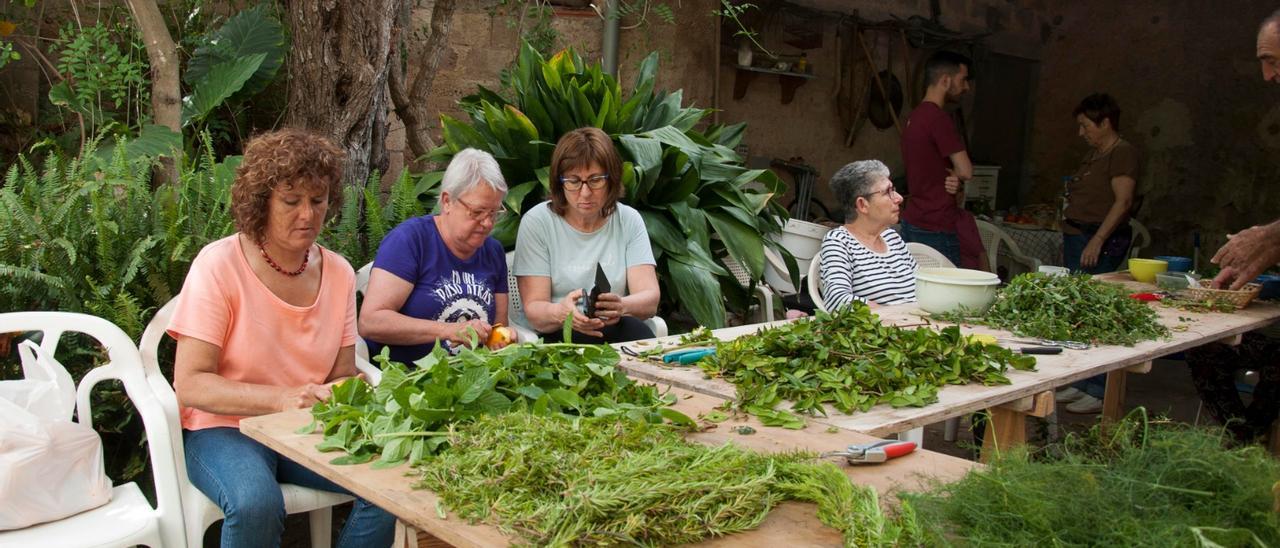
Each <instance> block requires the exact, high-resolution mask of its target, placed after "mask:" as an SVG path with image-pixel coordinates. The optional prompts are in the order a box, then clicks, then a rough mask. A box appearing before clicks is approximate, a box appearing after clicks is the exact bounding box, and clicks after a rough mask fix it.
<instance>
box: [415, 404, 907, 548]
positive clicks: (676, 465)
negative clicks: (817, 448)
mask: <svg viewBox="0 0 1280 548" xmlns="http://www.w3.org/2000/svg"><path fill="white" fill-rule="evenodd" d="M448 443H449V446H450V447H449V450H448V451H444V452H442V453H440V454H439V455H438V456H435V457H431V458H428V459H427V461H426V462H425V463H424V464H423V465H422V466H421V467H419V472H420V473H421V477H422V480H421V481H420V482H419V483H418V484H416V485H415V487H419V488H425V489H430V490H432V491H434V492H436V493H437V494H438V495H439V496H440V498H441V500H442V502H443V504H444V506H446V507H447V508H449V509H450V510H452V511H453V512H456V513H457V514H459V515H461V516H462V517H463V518H465V519H468V520H471V521H472V522H477V521H483V522H486V523H490V524H494V525H496V526H497V527H499V528H500V529H502V531H503V532H505V533H507V534H514V535H518V536H519V538H520V539H521V541H523V542H525V543H528V544H530V545H536V546H570V545H573V546H583V545H615V544H625V545H633V546H634V545H640V546H669V545H676V544H684V543H692V542H697V541H699V540H702V539H705V538H708V537H712V536H721V535H728V534H732V533H735V532H739V531H744V530H747V529H752V528H755V527H756V526H758V525H759V524H760V522H761V521H763V520H764V518H765V516H766V515H767V514H768V513H769V510H770V509H772V508H773V507H774V506H776V505H777V504H778V503H780V502H782V501H786V500H798V501H807V502H812V503H815V504H817V505H818V518H819V519H820V520H821V521H822V522H823V523H825V524H827V525H829V526H831V527H833V528H835V529H837V530H839V531H841V532H842V533H843V534H844V541H845V544H846V545H847V546H870V545H879V544H895V543H896V542H893V541H892V539H897V538H904V537H906V538H909V537H910V536H911V535H912V534H914V531H911V530H905V531H904V530H902V529H899V528H898V527H897V525H896V522H895V521H894V520H893V519H889V518H887V517H886V516H885V515H884V514H883V513H882V511H881V509H880V504H879V501H878V500H877V496H876V492H875V490H873V489H871V488H868V487H865V486H855V485H853V484H852V483H851V482H850V481H849V479H848V478H847V477H846V476H845V475H844V473H843V472H841V471H840V469H839V468H837V467H836V466H835V465H833V464H831V463H829V462H820V461H815V460H814V459H815V458H816V455H815V454H813V453H786V454H776V455H762V454H758V453H754V452H751V451H749V450H746V449H742V448H739V447H737V446H734V445H732V444H726V445H721V446H716V447H710V446H704V445H698V444H695V443H691V442H687V441H684V439H683V438H682V435H681V432H680V431H679V430H677V429H675V428H673V427H671V426H669V425H661V424H654V423H643V422H633V421H619V420H617V419H616V418H613V417H599V418H597V417H592V418H579V419H567V418H564V417H543V416H536V415H531V414H527V413H509V414H505V415H497V416H487V417H482V418H479V419H477V420H476V421H474V422H472V423H469V424H465V425H458V426H456V427H454V428H451V429H450V433H449V437H448ZM440 511H442V510H440ZM886 539H889V540H888V541H886Z"/></svg>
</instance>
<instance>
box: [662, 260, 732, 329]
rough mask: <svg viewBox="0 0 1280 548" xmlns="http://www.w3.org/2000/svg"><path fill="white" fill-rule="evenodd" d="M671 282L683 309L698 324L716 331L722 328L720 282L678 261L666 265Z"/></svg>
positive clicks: (705, 271)
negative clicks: (677, 292) (678, 294)
mask: <svg viewBox="0 0 1280 548" xmlns="http://www.w3.org/2000/svg"><path fill="white" fill-rule="evenodd" d="M667 265H668V267H669V268H670V269H671V278H672V279H671V280H670V283H673V284H674V285H675V286H676V288H677V291H679V292H680V298H681V300H682V301H683V303H682V304H684V306H685V308H686V309H687V310H689V313H690V314H692V315H693V319H694V320H697V322H698V324H700V325H703V326H706V327H709V328H712V329H718V328H720V327H723V326H724V303H723V302H722V301H721V297H722V295H723V293H721V292H720V282H718V281H716V278H715V276H713V275H712V274H711V272H709V271H707V270H706V269H703V268H697V267H695V266H692V265H688V264H685V263H683V262H681V261H680V260H678V259H677V260H672V261H669V262H668V263H667Z"/></svg>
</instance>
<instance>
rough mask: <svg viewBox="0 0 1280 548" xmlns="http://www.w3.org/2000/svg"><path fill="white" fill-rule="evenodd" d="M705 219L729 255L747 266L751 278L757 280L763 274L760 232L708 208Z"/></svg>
mask: <svg viewBox="0 0 1280 548" xmlns="http://www.w3.org/2000/svg"><path fill="white" fill-rule="evenodd" d="M707 220H708V221H710V222H711V227H712V228H713V229H715V231H716V234H718V235H720V240H721V241H722V242H724V246H725V249H728V250H729V255H731V256H733V258H734V259H736V260H737V261H738V262H739V263H741V264H742V265H743V266H745V267H746V268H747V271H748V272H750V273H751V279H752V280H759V279H760V277H761V276H763V275H764V238H761V237H760V233H759V232H756V231H755V230H754V229H752V228H751V227H749V226H747V225H744V224H742V222H740V221H738V220H737V219H735V218H733V217H732V216H730V215H726V214H724V213H722V212H720V211H717V210H708V211H707Z"/></svg>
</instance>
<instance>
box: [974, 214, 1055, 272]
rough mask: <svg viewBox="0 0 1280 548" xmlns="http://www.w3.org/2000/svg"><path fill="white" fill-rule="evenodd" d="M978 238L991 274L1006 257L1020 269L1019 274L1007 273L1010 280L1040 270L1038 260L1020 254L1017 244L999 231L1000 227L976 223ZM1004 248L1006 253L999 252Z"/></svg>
mask: <svg viewBox="0 0 1280 548" xmlns="http://www.w3.org/2000/svg"><path fill="white" fill-rule="evenodd" d="M978 236H979V237H980V238H981V239H982V247H984V248H986V250H987V264H989V265H990V266H991V270H992V271H993V272H997V271H999V268H998V267H997V265H999V264H1000V262H999V258H1000V257H1001V256H1004V257H1007V258H1008V259H1010V260H1011V261H1012V262H1014V263H1015V264H1017V265H1019V266H1021V267H1022V270H1021V271H1019V272H1014V271H1013V270H1010V271H1009V277H1010V278H1012V277H1014V276H1016V275H1017V274H1021V273H1023V272H1036V271H1038V270H1040V259H1036V258H1035V257H1028V256H1026V255H1023V254H1022V250H1021V249H1019V248H1018V242H1015V241H1013V238H1012V237H1010V236H1009V235H1008V234H1006V233H1005V231H1004V230H1001V229H1000V227H998V226H996V225H993V224H991V223H988V222H986V221H978ZM1002 246H1003V247H1004V248H1005V249H1006V251H1005V252H1004V253H1001V252H1000V248H1001V247H1002Z"/></svg>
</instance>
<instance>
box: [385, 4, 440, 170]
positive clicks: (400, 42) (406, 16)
mask: <svg viewBox="0 0 1280 548" xmlns="http://www.w3.org/2000/svg"><path fill="white" fill-rule="evenodd" d="M456 6H457V2H456V0H436V1H435V5H434V6H432V8H431V25H430V29H431V34H430V36H428V37H427V40H426V43H425V44H424V45H423V46H422V48H420V50H419V51H415V49H418V48H408V46H407V45H408V44H410V43H412V42H411V40H410V39H409V38H410V36H411V35H412V34H413V29H412V28H411V27H412V24H413V23H412V20H411V18H410V10H409V7H408V6H405V8H404V9H402V10H401V12H400V15H399V17H398V18H397V20H396V27H395V30H394V32H393V36H394V38H393V39H394V40H395V43H394V44H393V47H394V48H395V51H394V52H393V53H392V57H391V61H392V63H391V76H390V80H389V82H388V83H389V85H388V89H389V90H390V91H391V102H392V103H393V104H394V105H395V111H396V116H398V117H400V121H401V122H403V123H404V130H405V138H406V140H407V141H408V144H409V151H410V152H411V153H412V154H413V158H415V159H417V158H421V157H423V156H425V155H426V154H427V153H428V152H431V149H432V148H435V142H434V141H433V140H432V139H431V122H432V117H431V113H430V111H429V110H428V108H427V98H428V96H429V95H430V94H431V86H432V84H433V83H434V81H435V77H436V73H437V72H438V71H439V68H440V59H441V57H443V55H444V46H445V44H446V43H447V42H448V40H449V29H450V28H451V27H452V25H453V12H454V8H455V7H456ZM401 48H407V49H408V52H409V55H405V56H401V55H399V52H400V49H401ZM401 57H404V58H406V59H407V64H408V65H410V66H412V65H417V72H416V74H414V75H413V80H412V81H411V82H408V84H407V85H406V77H407V76H408V74H407V73H408V71H407V70H406V68H408V67H405V66H403V65H402V63H401V62H400V59H401Z"/></svg>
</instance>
